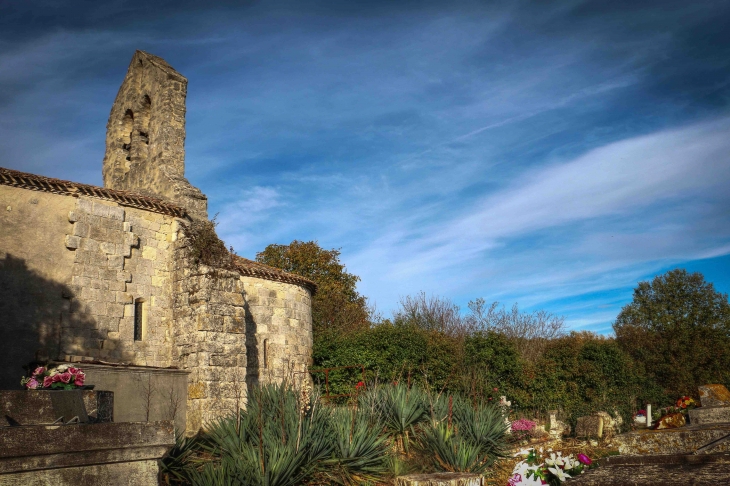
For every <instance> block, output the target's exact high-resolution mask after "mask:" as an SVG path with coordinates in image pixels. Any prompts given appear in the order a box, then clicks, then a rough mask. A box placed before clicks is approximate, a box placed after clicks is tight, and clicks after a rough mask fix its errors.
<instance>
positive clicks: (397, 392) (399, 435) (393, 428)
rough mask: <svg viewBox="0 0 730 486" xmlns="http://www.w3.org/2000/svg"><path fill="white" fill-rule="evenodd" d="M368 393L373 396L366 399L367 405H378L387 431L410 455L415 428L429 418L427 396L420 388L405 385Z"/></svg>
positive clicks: (378, 388) (401, 384)
mask: <svg viewBox="0 0 730 486" xmlns="http://www.w3.org/2000/svg"><path fill="white" fill-rule="evenodd" d="M366 393H369V394H371V396H370V397H366V398H364V401H365V403H367V402H368V401H371V402H374V403H376V410H378V412H379V415H380V417H381V419H382V421H383V425H384V426H385V430H387V431H388V433H389V434H390V436H391V437H393V438H394V439H395V440H396V443H397V444H398V448H399V450H400V451H402V452H403V453H405V454H408V452H409V450H410V438H411V437H413V436H414V434H415V428H416V427H417V426H418V425H419V424H420V423H421V422H423V421H425V420H426V418H428V415H427V410H428V406H427V403H428V399H427V397H426V394H425V393H424V392H423V391H422V390H421V389H420V388H419V387H413V388H409V387H408V386H407V385H405V384H403V383H399V384H397V385H387V386H382V387H377V388H376V389H375V390H373V391H370V392H366Z"/></svg>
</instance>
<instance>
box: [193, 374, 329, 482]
mask: <svg viewBox="0 0 730 486" xmlns="http://www.w3.org/2000/svg"><path fill="white" fill-rule="evenodd" d="M329 414H330V411H329V410H328V409H325V408H324V407H322V406H321V404H320V403H319V399H318V397H317V396H314V397H312V398H308V399H307V401H306V403H302V400H301V398H300V397H299V394H298V393H297V391H296V390H294V389H293V388H291V387H289V386H286V385H264V386H261V387H255V388H253V389H252V390H251V392H250V394H249V397H248V403H247V408H246V410H241V411H240V415H239V416H237V415H235V414H234V415H232V416H229V417H226V418H222V419H218V420H216V421H215V422H213V423H212V424H210V425H209V427H208V431H207V433H206V435H205V438H204V440H202V441H201V448H202V449H203V450H204V451H205V452H206V453H207V454H206V456H207V457H205V461H204V463H201V461H200V459H199V460H198V463H197V464H195V463H193V466H194V470H195V472H193V473H191V474H190V478H191V481H192V482H193V484H198V482H197V481H201V482H200V483H199V484H201V485H205V484H209V483H208V482H207V481H208V480H209V479H210V480H215V478H219V477H225V481H226V482H224V483H222V484H240V485H242V486H248V485H251V486H253V485H256V486H294V485H298V484H302V482H304V481H305V479H306V478H307V477H309V476H310V475H311V474H312V473H313V472H314V471H315V469H316V468H317V466H318V465H319V463H320V462H321V461H322V460H323V459H325V458H327V457H329V456H330V454H331V452H332V448H333V446H332V440H331V432H330V426H329ZM206 463H207V464H206ZM231 481H234V482H233V483H231ZM236 481H237V482H236ZM213 484H215V483H213Z"/></svg>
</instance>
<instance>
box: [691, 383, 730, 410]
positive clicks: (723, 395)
mask: <svg viewBox="0 0 730 486" xmlns="http://www.w3.org/2000/svg"><path fill="white" fill-rule="evenodd" d="M698 390H699V392H700V403H701V404H702V406H703V407H728V406H730V391H728V389H727V388H725V386H724V385H702V386H700V387H698Z"/></svg>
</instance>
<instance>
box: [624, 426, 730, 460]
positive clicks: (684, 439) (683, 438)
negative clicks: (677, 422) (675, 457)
mask: <svg viewBox="0 0 730 486" xmlns="http://www.w3.org/2000/svg"><path fill="white" fill-rule="evenodd" d="M728 434H730V423H728V424H706V425H688V426H686V427H679V428H677V429H664V430H648V429H642V430H637V431H635V432H628V433H626V434H621V435H618V436H616V437H615V438H614V439H613V441H612V444H613V445H614V446H615V447H618V450H619V452H620V453H621V454H624V455H645V454H692V453H694V452H695V451H696V450H697V449H699V448H700V447H702V446H704V445H706V444H709V443H710V442H712V441H715V440H717V439H720V438H722V437H725V436H727V435H728ZM718 452H730V441H726V442H724V443H722V444H719V445H718V446H717V447H715V448H713V449H711V450H709V451H707V453H718Z"/></svg>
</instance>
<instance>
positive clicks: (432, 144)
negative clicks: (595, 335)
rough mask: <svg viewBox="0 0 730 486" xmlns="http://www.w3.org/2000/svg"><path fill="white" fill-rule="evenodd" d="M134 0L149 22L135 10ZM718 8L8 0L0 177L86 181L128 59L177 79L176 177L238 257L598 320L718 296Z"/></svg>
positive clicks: (728, 89)
mask: <svg viewBox="0 0 730 486" xmlns="http://www.w3.org/2000/svg"><path fill="white" fill-rule="evenodd" d="M152 5H154V6H155V8H154V9H153V8H152ZM728 25H730V2H726V1H716V2H712V1H706V2H701V1H700V2H686V1H681V2H674V1H661V2H633V1H632V2H598V1H596V2H581V1H562V2H522V1H510V2H504V3H498V2H453V1H450V2H410V1H395V2H393V1H389V2H381V3H378V2H341V1H340V2H309V1H296V2H248V3H247V2H181V1H176V2H173V1H159V2H145V3H134V2H118V1H117V2H115V1H109V2H76V1H68V2H57V1H34V2H2V3H0V113H2V115H3V116H2V117H0V166H3V167H9V168H13V169H18V170H23V171H28V172H34V173H38V174H43V175H48V176H52V177H59V178H64V179H71V180H75V181H80V182H86V183H91V184H101V160H102V158H103V153H104V136H105V127H106V122H107V118H108V115H109V110H110V108H111V104H112V101H113V100H114V96H115V95H116V91H117V89H118V88H119V85H120V84H121V82H122V79H123V77H124V73H125V71H126V69H127V66H128V63H129V60H130V59H131V56H132V54H133V52H134V50H135V49H142V50H146V51H148V52H151V53H153V54H156V55H158V56H161V57H163V58H164V59H166V60H167V61H168V62H169V63H170V64H171V65H172V66H174V67H175V68H176V69H177V70H178V71H180V72H181V73H182V74H183V75H185V76H186V77H187V78H188V80H189V85H188V113H187V130H188V131H187V141H186V170H187V177H188V178H189V179H190V181H191V182H192V183H193V184H194V185H196V186H198V187H200V188H201V189H202V190H203V191H204V192H205V193H206V194H207V195H208V198H209V204H210V213H211V214H215V213H218V214H219V216H218V221H219V222H220V224H219V232H220V234H221V236H222V237H223V239H224V240H225V241H226V242H227V243H229V244H231V245H233V246H234V248H235V249H236V252H237V253H238V254H240V255H242V256H246V257H249V258H253V257H254V256H255V254H256V252H257V251H261V250H262V249H263V248H264V247H265V246H266V245H267V244H270V243H289V242H290V241H292V240H293V239H299V240H305V241H307V240H318V241H319V243H320V245H321V246H323V247H325V248H341V251H342V260H343V262H344V263H345V264H346V265H347V267H348V269H349V270H350V271H351V272H353V273H355V274H357V275H359V276H360V277H361V278H362V281H361V283H360V285H359V289H360V291H361V293H363V294H364V295H366V296H368V297H369V298H370V299H371V300H372V301H374V302H375V303H376V304H377V306H378V308H379V309H380V310H381V311H382V312H383V313H384V314H386V315H387V314H389V312H390V311H391V310H392V309H394V308H395V306H396V305H397V302H398V300H399V298H400V297H401V296H404V295H407V294H414V293H416V292H419V291H421V290H422V291H425V292H426V293H428V294H435V295H440V296H443V297H447V298H449V299H452V300H453V301H454V302H456V303H457V304H459V305H461V306H462V308H464V309H465V308H466V304H467V302H468V301H469V300H472V299H475V298H477V297H483V298H485V299H486V300H488V301H493V300H498V301H500V302H503V303H504V304H506V305H507V306H510V305H512V303H514V302H518V303H519V304H520V306H521V307H523V308H525V309H539V308H544V309H548V310H550V311H552V312H554V313H556V314H561V315H565V316H566V318H567V322H568V324H569V326H570V327H571V328H574V329H589V330H594V331H597V332H603V333H605V332H610V329H611V323H612V321H613V320H614V319H615V317H616V315H617V313H618V311H619V310H620V308H621V306H623V305H625V304H626V303H627V302H629V301H630V299H631V293H632V289H633V288H634V287H635V285H636V284H637V282H639V281H640V280H646V279H650V278H652V277H653V276H654V275H656V274H658V273H662V272H664V271H666V270H668V269H670V268H676V267H682V268H687V269H688V270H692V271H701V272H703V273H704V274H705V276H706V277H707V279H708V280H709V281H711V282H713V283H714V284H715V286H716V287H717V288H718V289H719V290H721V291H723V292H728V291H729V290H730V277H728V275H729V272H728V270H730V224H728V221H730V190H728V183H730V136H729V134H730V29H728V28H727V26H728Z"/></svg>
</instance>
